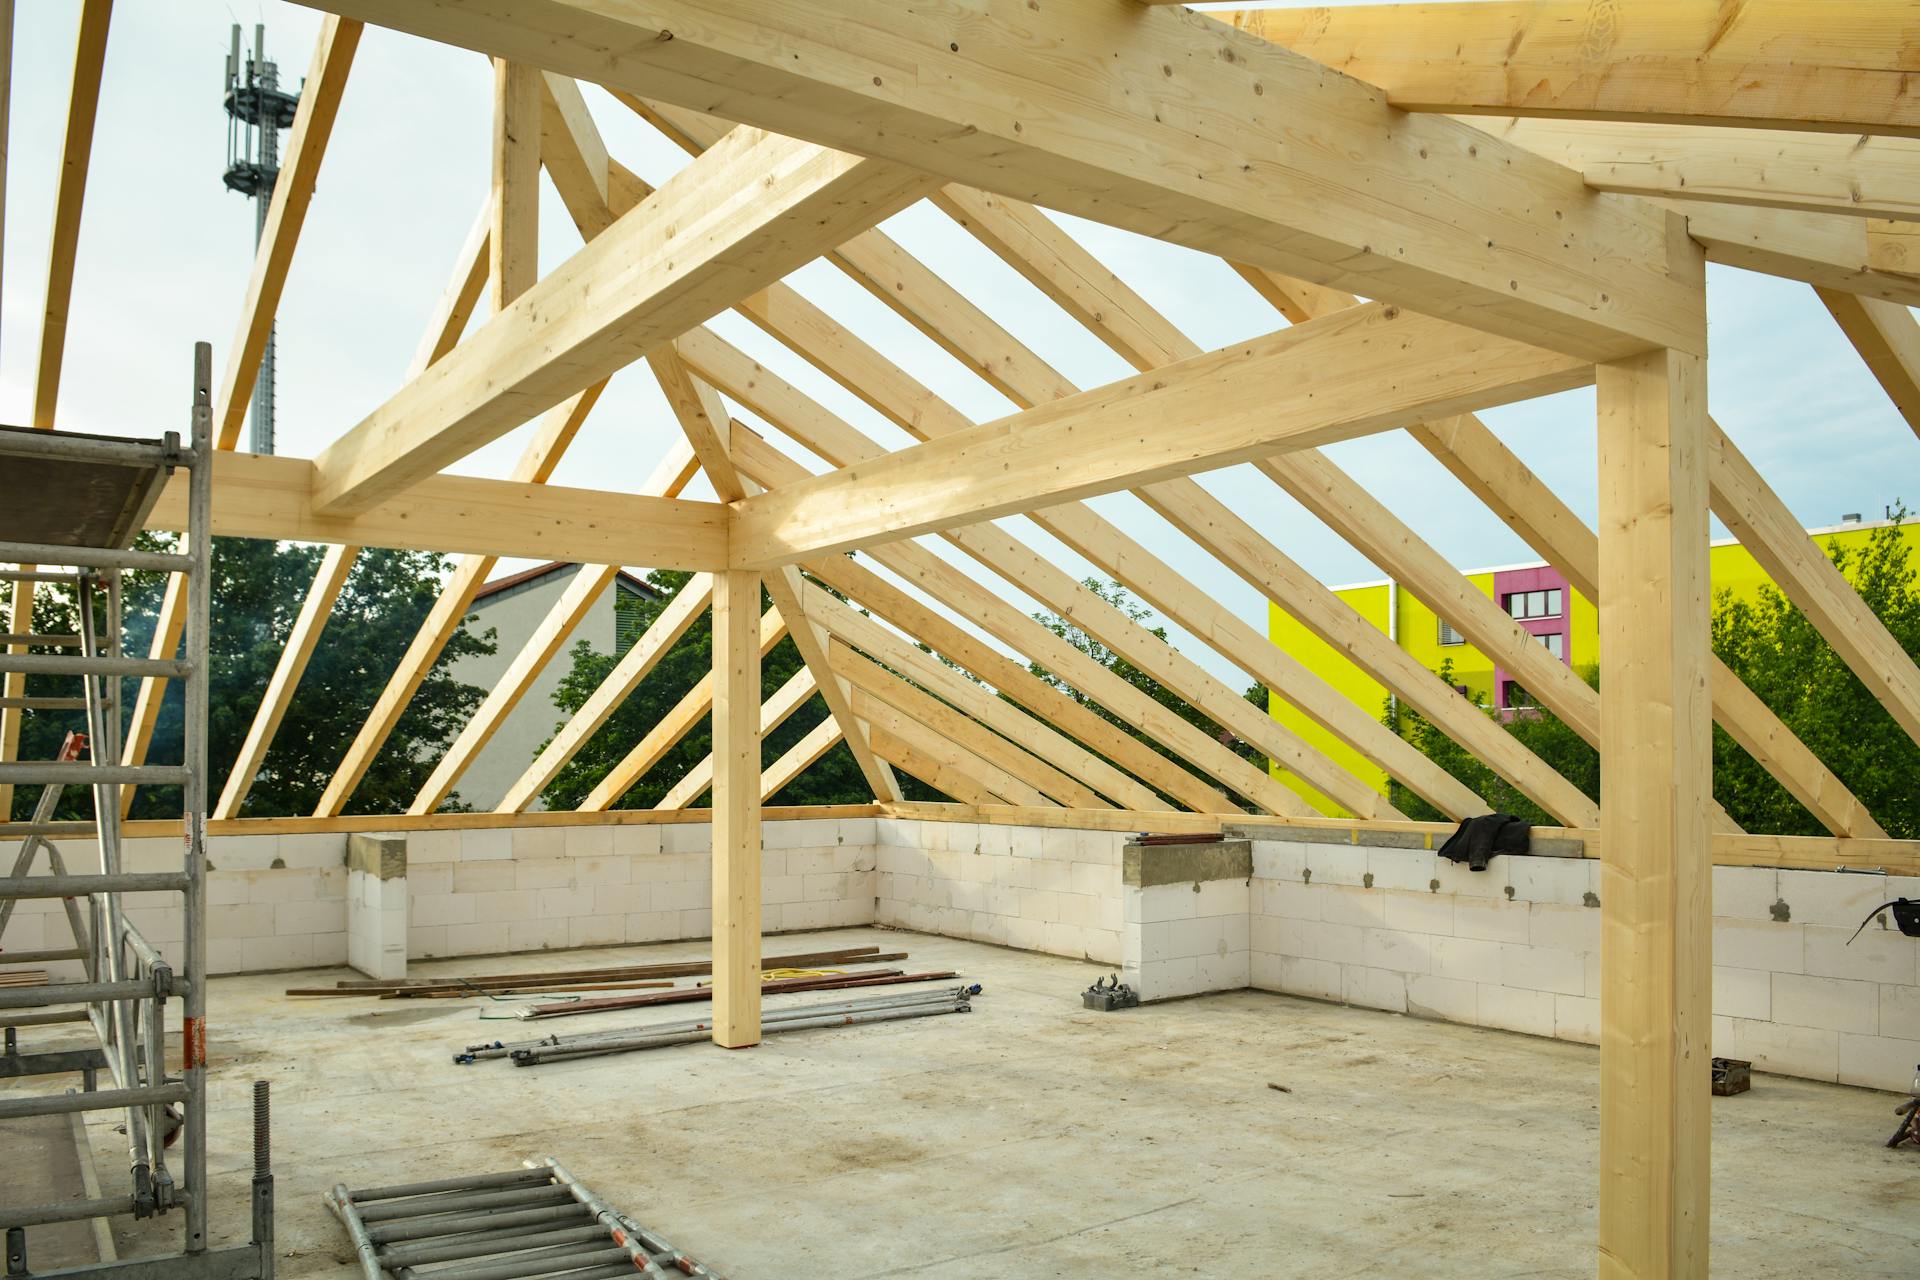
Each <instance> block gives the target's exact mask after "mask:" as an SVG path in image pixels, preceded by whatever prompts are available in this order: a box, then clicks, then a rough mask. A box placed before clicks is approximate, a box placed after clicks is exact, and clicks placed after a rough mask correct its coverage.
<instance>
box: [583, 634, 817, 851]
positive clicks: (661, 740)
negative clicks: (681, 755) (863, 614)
mask: <svg viewBox="0 0 1920 1280" xmlns="http://www.w3.org/2000/svg"><path fill="white" fill-rule="evenodd" d="M786 634H787V620H786V618H785V617H784V616H782V615H781V613H780V611H779V610H778V609H769V610H767V612H766V615H765V616H764V617H762V618H761V619H760V656H761V657H762V658H765V657H766V656H767V653H768V651H769V650H771V649H772V648H773V646H774V645H776V644H779V643H780V638H781V637H782V636H784V635H786ZM712 710H713V676H712V675H711V674H708V675H704V676H701V677H700V679H699V680H698V681H696V682H695V683H694V686H693V688H691V689H689V690H687V692H686V694H685V695H683V696H682V697H681V699H680V701H679V702H677V703H675V704H674V705H673V707H672V709H670V710H669V711H668V712H667V714H666V715H664V716H661V717H660V720H659V722H658V723H657V724H655V725H654V726H653V728H651V729H649V730H647V732H646V735H645V736H644V737H642V738H641V739H640V741H638V742H636V743H634V745H633V748H632V749H631V750H629V751H628V752H627V754H626V755H624V756H622V757H621V758H620V762H619V763H618V764H616V765H614V766H613V768H612V769H611V770H609V771H608V772H607V776H606V777H604V778H602V779H600V781H599V783H598V784H597V785H596V786H595V787H594V789H593V790H592V791H591V792H589V793H588V795H587V798H586V799H585V800H582V801H581V802H580V804H579V806H578V809H579V811H580V812H581V813H597V812H600V811H603V810H606V809H611V808H613V806H614V805H616V804H617V803H619V801H620V797H621V796H624V795H625V794H626V793H627V792H628V791H629V790H631V789H632V787H633V786H634V784H635V783H637V782H639V781H640V779H642V778H644V777H646V775H647V771H648V770H649V769H651V768H653V766H654V765H656V764H658V763H659V762H660V758H661V757H662V756H664V755H666V754H667V752H669V751H671V750H673V748H674V744H676V743H678V742H679V741H680V739H682V738H684V737H686V736H687V734H688V733H689V732H690V731H691V730H692V729H693V726H694V725H696V724H698V723H699V722H700V721H701V720H704V719H705V718H706V717H707V713H708V712H710V711H712Z"/></svg>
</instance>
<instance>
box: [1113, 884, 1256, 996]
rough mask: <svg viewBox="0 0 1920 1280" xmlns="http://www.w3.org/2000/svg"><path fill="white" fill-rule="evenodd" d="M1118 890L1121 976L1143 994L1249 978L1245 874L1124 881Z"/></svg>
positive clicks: (1237, 983) (1230, 987)
mask: <svg viewBox="0 0 1920 1280" xmlns="http://www.w3.org/2000/svg"><path fill="white" fill-rule="evenodd" d="M1243 865H1244V864H1243ZM1121 893H1122V897H1123V909H1124V912H1125V918H1126V926H1127V927H1126V929H1125V931H1124V936H1123V938H1122V943H1121V946H1122V953H1123V954H1122V967H1121V974H1120V977H1121V980H1122V981H1123V982H1125V983H1126V984H1127V985H1128V986H1130V987H1132V988H1133V989H1134V990H1135V991H1137V992H1139V993H1140V998H1141V999H1142V1000H1172V999H1176V998H1178V997H1180V996H1192V995H1199V994H1200V993H1201V992H1204V991H1238V990H1240V989H1241V988H1243V987H1245V986H1247V985H1249V982H1250V979H1251V969H1250V962H1249V940H1248V928H1249V920H1250V916H1249V904H1250V899H1251V896H1252V890H1251V888H1250V887H1249V882H1248V881H1246V880H1244V879H1242V880H1205V881H1201V882H1199V883H1193V884H1156V885H1149V886H1147V887H1146V888H1144V889H1139V888H1134V887H1133V886H1131V885H1128V886H1125V887H1123V888H1122V890H1121Z"/></svg>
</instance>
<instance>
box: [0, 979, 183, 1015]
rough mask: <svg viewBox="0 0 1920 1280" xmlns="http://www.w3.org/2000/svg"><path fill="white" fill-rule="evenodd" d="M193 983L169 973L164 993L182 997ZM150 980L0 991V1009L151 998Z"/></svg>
mask: <svg viewBox="0 0 1920 1280" xmlns="http://www.w3.org/2000/svg"><path fill="white" fill-rule="evenodd" d="M192 985H193V984H192V983H191V982H190V981H189V980H188V979H187V978H185V977H182V976H181V975H179V974H173V975H171V976H170V978H169V980H168V983H167V994H168V996H169V997H171V998H177V997H181V996H185V995H186V994H187V989H188V988H189V987H191V986H192ZM156 995H157V993H156V992H155V991H154V984H153V983H152V982H143V981H140V980H139V979H133V978H129V979H127V980H125V981H123V982H50V983H48V984H47V985H46V986H44V987H9V988H7V989H5V990H0V1009H45V1008H49V1007H51V1006H53V1005H60V1004H94V1003H97V1002H98V1001H101V1000H152V999H154V998H155V997H156Z"/></svg>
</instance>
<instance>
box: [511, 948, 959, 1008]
mask: <svg viewBox="0 0 1920 1280" xmlns="http://www.w3.org/2000/svg"><path fill="white" fill-rule="evenodd" d="M893 958H894V957H891V956H874V957H872V959H875V960H888V959H893ZM958 976H959V974H957V973H955V972H954V971H953V970H951V969H942V970H940V971H938V972H935V973H907V972H905V971H904V970H900V969H856V970H854V971H853V972H852V973H835V974H824V975H821V976H819V977H812V978H775V979H772V980H771V981H768V982H763V983H761V984H760V993H761V994H762V995H773V994H775V993H778V992H782V991H844V990H846V989H848V988H850V987H889V986H893V985H895V984H897V983H902V982H933V981H936V980H938V979H942V978H955V977H958ZM711 999H713V988H712V987H706V986H700V987H681V988H679V989H677V990H674V991H655V992H650V993H648V994H646V995H637V996H609V997H607V998H606V999H604V1000H568V1001H565V1002H563V1003H556V1004H536V1005H529V1006H528V1007H526V1008H524V1009H522V1010H520V1011H519V1016H520V1017H522V1018H529V1019H540V1018H568V1017H572V1016H573V1015H575V1014H580V1013H606V1012H608V1011H610V1010H613V1009H648V1008H651V1007H653V1006H654V1005H657V1004H685V1003H688V1002H689V1001H695V1000H711Z"/></svg>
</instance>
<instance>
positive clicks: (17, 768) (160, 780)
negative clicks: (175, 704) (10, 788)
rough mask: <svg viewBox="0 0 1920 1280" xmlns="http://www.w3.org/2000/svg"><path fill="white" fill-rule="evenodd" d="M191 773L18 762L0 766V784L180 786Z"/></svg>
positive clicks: (177, 768)
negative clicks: (100, 783)
mask: <svg viewBox="0 0 1920 1280" xmlns="http://www.w3.org/2000/svg"><path fill="white" fill-rule="evenodd" d="M191 774H192V771H191V770H189V769H188V768H187V767H186V766H185V765H178V764H137V765H135V764H56V763H46V764H41V763H35V762H22V761H18V760H10V761H8V762H6V763H5V764H0V782H11V783H28V784H33V783H53V784H55V785H57V786H63V787H90V786H92V785H93V784H94V783H96V782H131V783H135V784H137V785H139V786H143V787H181V786H185V785H186V783H187V779H188V778H189V777H190V776H191Z"/></svg>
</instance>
